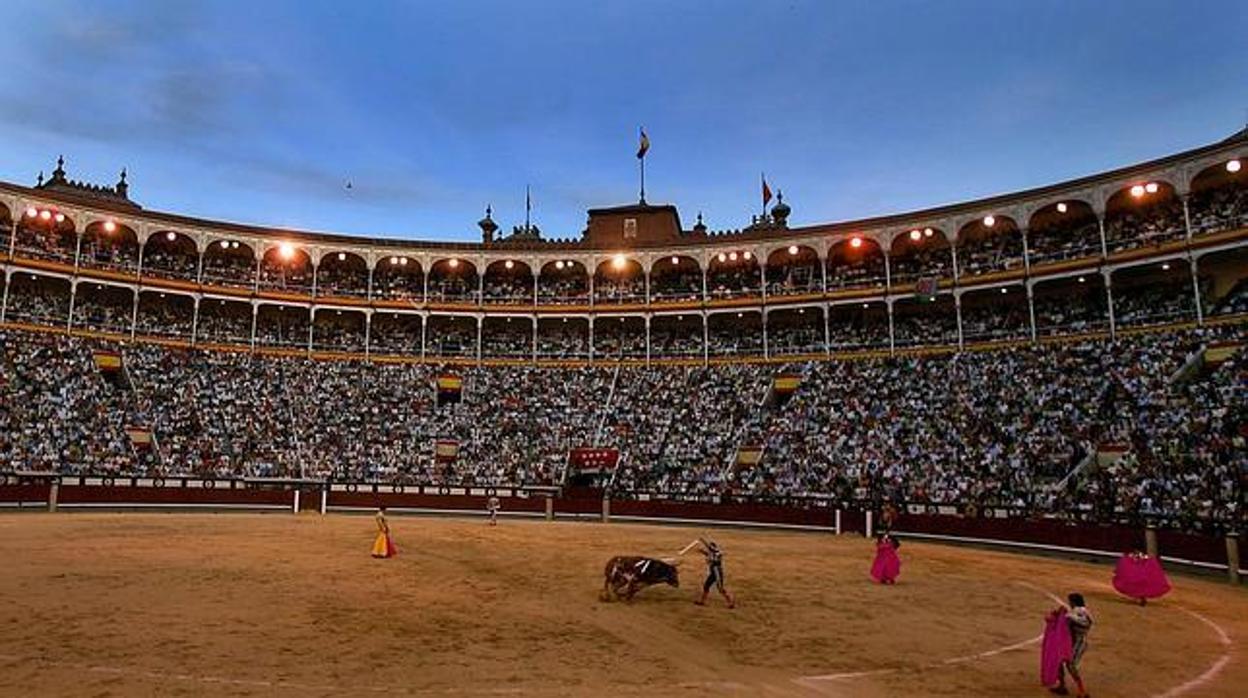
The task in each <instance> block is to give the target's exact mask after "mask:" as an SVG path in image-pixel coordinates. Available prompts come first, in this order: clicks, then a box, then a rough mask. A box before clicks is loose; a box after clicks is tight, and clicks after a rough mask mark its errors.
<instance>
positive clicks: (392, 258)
mask: <svg viewBox="0 0 1248 698" xmlns="http://www.w3.org/2000/svg"><path fill="white" fill-rule="evenodd" d="M398 263H399V258H398V257H391V258H390V264H391V266H393V265H395V264H398Z"/></svg>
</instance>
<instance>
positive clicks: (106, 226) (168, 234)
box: [104, 221, 178, 242]
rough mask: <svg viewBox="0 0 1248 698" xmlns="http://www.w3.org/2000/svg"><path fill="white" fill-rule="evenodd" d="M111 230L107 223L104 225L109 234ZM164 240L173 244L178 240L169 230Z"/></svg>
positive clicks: (175, 234)
mask: <svg viewBox="0 0 1248 698" xmlns="http://www.w3.org/2000/svg"><path fill="white" fill-rule="evenodd" d="M109 223H112V221H109ZM116 227H117V226H116V225H114V226H113V228H116ZM113 228H110V227H108V223H105V224H104V229H105V230H107V231H108V232H110V233H111V232H113ZM165 239H166V240H168V241H169V242H173V241H174V240H177V239H178V234H177V233H175V232H173V231H172V230H171V231H169V232H167V233H165Z"/></svg>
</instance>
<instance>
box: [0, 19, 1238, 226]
mask: <svg viewBox="0 0 1248 698" xmlns="http://www.w3.org/2000/svg"><path fill="white" fill-rule="evenodd" d="M0 16H3V17H4V18H5V19H7V20H8V21H6V22H5V26H6V27H7V28H8V29H9V31H8V32H6V36H5V40H4V41H0V66H4V69H3V70H0V95H2V96H0V179H4V180H6V181H15V182H19V183H33V179H34V176H35V174H36V173H37V172H38V171H39V170H40V169H43V170H44V171H45V172H47V171H50V170H51V168H52V166H53V165H52V162H53V161H54V159H55V157H56V156H57V154H60V153H64V154H65V156H66V157H67V159H68V160H69V170H70V174H71V176H75V177H82V178H86V179H90V180H94V181H100V182H106V183H112V182H114V181H115V180H116V173H117V170H118V169H119V168H120V167H122V166H123V165H124V166H126V167H128V168H129V169H130V173H131V184H132V189H131V192H132V195H133V196H134V198H135V199H136V200H138V201H139V202H140V203H142V204H144V205H145V206H147V207H148V208H154V209H159V210H166V211H174V212H178V213H185V214H189V215H198V216H204V217H211V218H221V219H226V220H237V221H245V222H255V223H263V224H272V225H283V226H295V227H301V228H308V229H313V230H327V231H336V232H347V233H363V234H370V235H379V236H387V237H408V238H425V239H440V240H465V239H468V240H471V239H477V237H478V235H479V233H478V232H477V229H476V227H475V225H474V222H475V221H476V220H477V219H478V218H480V217H481V215H482V212H483V209H484V207H485V205H486V204H487V203H490V204H493V206H494V209H495V218H496V220H498V221H499V223H500V224H502V225H503V226H505V227H507V228H508V229H509V228H510V226H511V225H514V224H516V223H519V222H522V220H523V217H524V187H525V184H526V183H527V184H531V185H532V187H533V200H534V220H535V221H536V222H537V223H538V224H539V225H541V227H542V228H543V230H544V231H545V232H546V234H547V236H548V237H565V236H576V235H579V233H580V231H581V229H582V228H583V226H584V222H585V213H584V212H585V209H586V208H589V207H592V206H603V205H612V204H620V203H628V202H631V201H634V200H635V199H636V195H637V164H636V160H635V158H634V157H633V155H634V151H635V149H636V140H637V127H638V125H641V124H644V125H645V127H646V130H647V132H648V133H649V135H650V139H651V142H652V148H651V150H650V155H649V156H648V158H647V172H646V175H647V182H646V184H647V198H648V199H649V200H650V201H651V202H652V203H657V202H670V203H674V204H676V205H677V206H679V207H680V209H681V212H682V216H683V217H684V219H685V222H686V225H690V224H691V223H692V220H693V218H694V216H695V215H696V214H697V212H698V211H702V212H704V213H705V216H706V220H707V223H708V225H710V226H711V227H712V228H714V229H723V228H736V227H740V226H742V225H744V224H747V223H748V222H749V216H750V215H751V214H752V213H755V212H757V210H758V207H759V200H758V177H759V173H760V171H765V172H766V173H767V176H768V179H769V180H770V181H771V183H772V187H773V189H774V188H777V187H778V188H780V189H783V190H784V193H785V196H786V201H787V202H789V203H790V204H791V205H792V206H793V209H794V213H793V216H792V221H791V222H792V223H793V224H797V225H800V224H804V223H814V222H825V221H833V220H845V219H852V218H858V217H863V216H868V215H874V214H880V213H890V212H899V211H904V210H909V209H913V208H921V207H926V206H931V205H937V204H941V203H948V202H951V201H959V200H965V199H970V198H974V197H978V196H983V195H989V194H993V193H999V192H1003V191H1010V190H1014V189H1020V188H1025V187H1029V186H1035V185H1041V184H1046V183H1050V182H1053V181H1056V180H1060V179H1064V178H1068V177H1074V176H1079V175H1083V174H1088V173H1092V172H1095V171H1097V170H1101V169H1106V168H1111V167H1115V166H1119V165H1123V164H1129V163H1131V162H1135V161H1138V160H1142V159H1148V158H1152V157H1156V156H1160V155H1164V154H1168V153H1170V152H1173V151H1176V150H1181V149H1185V148H1189V147H1193V146H1197V145H1203V144H1205V143H1209V142H1212V141H1215V140H1217V139H1220V138H1222V137H1224V136H1226V135H1229V134H1230V133H1232V132H1233V131H1235V130H1237V129H1239V128H1241V127H1243V125H1244V122H1245V120H1246V119H1248V50H1246V49H1245V46H1246V43H1245V38H1244V37H1245V36H1246V35H1248V3H1245V2H1243V1H1242V0H1233V1H1225V2H1223V1H1213V0H1209V1H1202V2H1187V1H1176V2H1155V1H1152V0H1132V1H1130V2H1111V1H1108V0H1107V1H1104V2H1092V1H1088V2H1076V1H1074V0H1071V1H1070V2H1046V1H1043V0H1033V1H1029V2H1001V1H999V0H991V1H984V2H972V1H970V0H946V1H944V2H936V1H934V0H929V2H902V1H884V0H881V1H879V2H865V1H864V2H842V1H835V2H834V1H833V0H814V1H811V2H807V1H804V0H788V1H783V2H767V1H766V0H752V1H749V2H735V1H731V2H730V1H717V0H701V1H699V2H672V1H671V0H668V1H666V2H650V1H649V0H630V1H629V2H614V1H606V2H589V3H587V2H567V3H563V2H538V1H531V2H473V1H471V0H460V1H457V2H437V3H417V2H399V3H389V2H380V1H367V2H359V3H350V2H343V1H342V0H335V1H333V2H323V1H320V0H302V1H299V2H278V1H275V0H264V1H261V2H257V1H256V0H251V1H249V2H235V1H233V0H230V1H226V0H222V1H220V2H213V3H202V4H200V3H193V2H181V1H179V2H174V1H169V0H146V1H138V2H107V1H98V2H71V1H67V0H6V2H5V3H4V11H3V12H2V13H0ZM348 180H350V181H351V182H352V185H353V186H352V188H351V189H350V190H347V189H346V187H345V186H344V184H345V182H346V181H348Z"/></svg>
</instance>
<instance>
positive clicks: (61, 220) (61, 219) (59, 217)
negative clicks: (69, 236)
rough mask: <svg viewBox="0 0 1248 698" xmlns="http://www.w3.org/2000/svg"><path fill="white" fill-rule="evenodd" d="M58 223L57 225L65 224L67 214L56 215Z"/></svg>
mask: <svg viewBox="0 0 1248 698" xmlns="http://www.w3.org/2000/svg"><path fill="white" fill-rule="evenodd" d="M56 222H57V223H64V222H65V214H64V213H58V214H56Z"/></svg>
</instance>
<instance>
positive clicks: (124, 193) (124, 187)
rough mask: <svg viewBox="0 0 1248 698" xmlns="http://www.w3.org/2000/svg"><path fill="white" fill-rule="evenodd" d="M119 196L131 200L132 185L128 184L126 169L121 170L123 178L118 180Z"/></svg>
mask: <svg viewBox="0 0 1248 698" xmlns="http://www.w3.org/2000/svg"><path fill="white" fill-rule="evenodd" d="M116 190H117V195H118V196H121V197H124V198H127V199H128V198H130V185H129V184H127V183H126V168H124V167H123V168H121V178H120V179H119V180H117V187H116Z"/></svg>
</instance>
